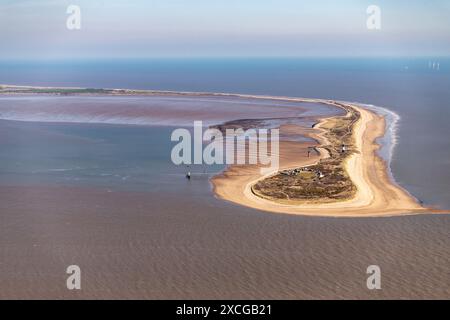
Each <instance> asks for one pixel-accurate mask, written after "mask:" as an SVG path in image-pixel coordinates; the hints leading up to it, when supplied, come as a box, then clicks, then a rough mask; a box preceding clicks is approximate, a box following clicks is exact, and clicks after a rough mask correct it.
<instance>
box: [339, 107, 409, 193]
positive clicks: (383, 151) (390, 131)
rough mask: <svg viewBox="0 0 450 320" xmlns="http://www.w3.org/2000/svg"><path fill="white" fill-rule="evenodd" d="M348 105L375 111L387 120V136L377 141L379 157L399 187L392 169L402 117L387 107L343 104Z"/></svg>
mask: <svg viewBox="0 0 450 320" xmlns="http://www.w3.org/2000/svg"><path fill="white" fill-rule="evenodd" d="M343 103H348V104H354V105H356V106H360V107H362V108H364V109H368V110H371V111H374V112H375V113H377V114H379V115H381V116H383V117H384V119H385V120H386V130H385V134H384V135H383V136H382V137H380V138H378V139H377V142H378V143H379V144H380V146H381V148H380V150H378V155H379V156H380V157H381V158H382V159H383V160H384V161H385V162H386V165H387V169H388V174H389V176H390V178H391V180H392V181H393V182H395V183H396V184H397V185H398V183H397V182H396V181H395V178H394V175H393V173H392V169H391V163H392V159H393V157H394V151H395V147H396V145H397V144H398V133H397V132H398V126H399V122H400V120H401V117H400V115H398V114H397V113H395V112H394V111H392V110H389V109H388V108H385V107H380V106H375V105H373V104H365V103H360V102H343Z"/></svg>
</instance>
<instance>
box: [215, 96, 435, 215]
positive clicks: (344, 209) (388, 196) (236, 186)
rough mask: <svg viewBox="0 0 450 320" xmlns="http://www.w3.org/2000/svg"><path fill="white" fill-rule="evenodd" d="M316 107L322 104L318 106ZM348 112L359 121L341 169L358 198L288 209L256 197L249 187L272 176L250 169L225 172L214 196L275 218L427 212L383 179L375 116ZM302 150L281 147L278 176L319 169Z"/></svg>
mask: <svg viewBox="0 0 450 320" xmlns="http://www.w3.org/2000/svg"><path fill="white" fill-rule="evenodd" d="M316 102H321V101H320V100H316ZM322 102H323V103H330V102H326V101H322ZM331 103H333V102H331ZM348 106H350V105H348ZM350 107H351V108H354V109H355V110H357V111H358V112H359V113H360V115H361V116H360V119H359V120H358V122H357V123H356V124H355V127H354V132H353V135H354V139H355V144H356V147H357V149H358V152H357V153H354V154H352V155H351V156H350V157H349V158H348V159H347V160H346V163H345V169H346V171H347V173H348V174H349V176H350V178H351V180H352V182H353V183H354V184H355V186H356V188H357V191H356V195H355V196H354V197H352V198H351V199H348V200H345V201H336V202H333V203H320V201H319V202H317V203H313V204H311V203H306V204H301V203H300V204H297V203H295V202H293V203H292V204H286V203H279V202H275V201H271V200H267V199H263V198H261V197H259V196H257V195H255V193H254V192H253V191H252V186H253V185H255V184H256V183H257V182H258V181H261V180H264V179H266V178H267V177H270V176H272V175H274V174H275V173H276V172H271V173H268V174H266V175H264V176H261V175H260V174H259V170H258V168H257V167H256V166H255V167H253V168H244V167H238V166H232V167H231V168H228V169H227V170H226V171H225V172H224V173H223V174H222V175H220V176H218V177H215V178H213V180H212V183H213V185H214V192H215V193H216V195H217V196H218V197H219V198H221V199H225V200H229V201H232V202H235V203H239V204H241V205H244V206H248V207H251V208H255V209H259V210H264V211H270V212H276V213H288V214H301V215H311V216H333V217H375V216H393V215H401V214H414V213H420V212H425V211H426V210H427V209H425V208H423V207H422V206H421V205H420V204H419V203H418V202H417V200H416V199H415V198H414V197H412V196H411V195H410V194H408V193H407V192H406V191H405V190H403V189H402V188H401V187H399V186H398V185H397V184H395V182H393V181H392V180H391V179H390V177H389V176H388V174H387V167H386V163H385V162H384V161H383V160H382V159H381V158H380V157H379V156H378V155H377V153H376V151H377V150H378V148H379V147H380V146H379V145H378V144H377V142H376V140H377V139H378V138H380V137H382V136H383V135H384V134H385V120H384V118H383V117H382V116H380V115H377V114H376V113H375V112H373V111H370V110H367V109H364V108H362V107H359V106H356V105H351V106H350ZM326 121H327V119H325V120H323V122H322V123H321V124H319V126H318V127H319V130H320V126H321V125H323V124H324V123H326ZM315 137H316V139H317V140H318V141H319V142H320V143H321V144H326V141H324V138H323V137H322V135H321V133H320V132H318V133H316V134H315ZM302 147H303V150H302V151H301V152H300V153H301V154H303V157H302V156H301V155H300V156H299V155H298V154H295V153H293V152H292V151H291V149H292V148H291V146H289V144H286V143H285V142H281V148H280V158H281V161H280V162H281V167H280V170H286V169H290V168H296V167H304V166H308V165H311V164H314V163H317V161H318V159H315V158H308V157H306V156H305V155H306V148H307V147H308V146H306V148H305V146H301V145H299V146H296V148H300V149H301V148H302ZM320 157H322V158H323V157H326V155H325V154H323V153H322V154H321V156H320ZM428 210H429V209H428Z"/></svg>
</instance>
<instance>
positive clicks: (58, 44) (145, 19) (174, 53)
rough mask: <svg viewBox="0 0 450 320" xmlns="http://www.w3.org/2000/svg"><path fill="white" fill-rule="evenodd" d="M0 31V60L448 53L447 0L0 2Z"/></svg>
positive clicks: (449, 18) (449, 13)
mask: <svg viewBox="0 0 450 320" xmlns="http://www.w3.org/2000/svg"><path fill="white" fill-rule="evenodd" d="M69 5H77V6H79V8H80V10H81V11H80V12H81V29H79V30H69V29H68V28H67V26H66V22H67V19H68V18H69V16H70V14H67V12H66V11H67V7H68V6H69ZM370 5H377V6H378V7H379V8H380V13H381V14H380V26H381V28H380V29H379V30H370V29H368V28H367V24H366V21H367V19H368V18H369V16H370V14H368V13H367V12H366V10H367V8H368V7H369V6H370ZM0 30H1V32H0V43H1V45H0V59H12V58H15V59H21V58H26V59H28V58H43V59H54V58H128V57H139V58H146V57H240V56H255V57H273V56H277V57H278V56H289V57H311V56H312V57H339V56H345V57H347V56H450V1H448V0H428V1H426V0H422V1H420V0H394V1H393V0H368V1H367V0H339V1H336V0H314V1H302V0H240V1H237V0H0Z"/></svg>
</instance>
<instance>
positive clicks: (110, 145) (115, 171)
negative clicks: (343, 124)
mask: <svg viewBox="0 0 450 320" xmlns="http://www.w3.org/2000/svg"><path fill="white" fill-rule="evenodd" d="M0 84H12V85H30V86H56V87H84V88H123V89H149V90H163V91H183V92H221V93H236V94H247V95H268V96H288V97H304V98H322V99H334V100H340V101H347V102H354V103H359V104H364V105H368V106H369V107H371V108H376V109H377V110H379V111H380V110H381V111H382V112H384V114H385V115H386V117H387V119H388V124H389V130H388V133H389V134H388V136H387V137H385V138H384V140H383V139H381V140H382V141H380V142H381V143H382V144H383V145H385V146H387V149H388V150H384V151H383V152H384V156H385V157H386V160H387V162H388V163H389V168H390V172H391V175H392V178H393V179H395V181H396V182H397V183H398V184H399V185H401V186H402V187H403V188H405V189H406V190H407V191H408V192H410V193H411V195H413V196H414V197H415V198H416V199H418V201H420V202H422V203H423V204H424V205H426V206H429V207H433V208H437V209H450V197H449V191H450V160H449V159H450V142H449V138H448V137H449V136H450V126H449V125H448V121H449V119H450V102H449V101H450V89H449V88H450V59H449V58H442V57H428V58H381V59H380V58H345V59H344V58H339V59H338V58H336V59H331V58H327V59H325V58H323V59H312V58H308V59H306V58H304V59H298V58H270V59H269V58H209V59H207V58H195V59H194V58H192V59H175V58H173V59H134V60H126V59H116V60H73V61H72V60H71V61H66V60H58V61H49V60H40V61H0ZM139 108H153V109H154V110H156V111H157V112H156V111H155V116H154V117H153V116H152V117H149V118H145V119H143V118H142V117H141V116H140V113H139V112H138V111H136V112H134V113H133V112H131V113H132V114H131V115H130V114H129V112H128V111H129V110H138V109H139ZM164 108H169V109H170V108H171V110H176V111H177V112H167V113H165V112H163V111H164ZM208 108H216V109H215V110H217V112H214V113H213V114H215V115H216V116H211V117H210V118H208V119H205V124H207V125H209V124H214V123H215V122H221V121H229V120H234V119H235V117H236V118H241V119H247V118H265V117H268V116H269V115H270V114H273V109H274V108H278V109H277V110H280V113H279V115H280V117H283V116H290V117H296V116H301V115H302V114H303V115H305V112H304V111H303V113H302V112H298V111H296V110H297V109H302V108H303V109H305V110H307V113H306V114H307V115H309V116H312V117H314V116H317V117H319V116H324V115H328V114H333V113H335V112H337V111H336V110H331V109H329V108H326V107H324V106H322V107H317V106H312V105H310V104H305V103H295V102H279V101H278V102H276V101H271V100H270V99H267V100H260V101H254V100H252V99H249V98H236V97H235V98H233V97H220V98H217V97H215V98H211V97H207V96H205V97H196V98H190V97H170V96H164V95H161V96H155V97H151V98H148V97H106V96H105V97H86V96H84V97H74V96H58V97H55V96H39V97H35V96H24V97H23V96H4V97H0V150H1V152H0V189H1V190H3V192H1V193H0V287H1V288H2V290H0V298H67V299H71V298H95V299H102V298H113V299H114V298H117V299H123V298H124V299H128V298H134V299H160V298H202V299H221V298H251V299H253V298H260V299H339V298H350V299H366V298H369V299H371V298H375V299H381V298H419V299H423V298H447V299H448V298H450V237H449V235H450V218H449V216H448V215H443V214H423V215H416V216H402V217H388V218H323V217H320V218H318V217H303V216H290V215H283V214H273V213H268V212H262V211H258V210H254V209H250V208H245V207H241V206H239V205H235V204H232V203H229V202H226V201H223V200H220V199H217V198H215V197H214V194H213V192H212V189H211V184H210V181H209V180H210V178H211V177H212V176H214V175H215V174H217V173H218V172H220V171H221V170H223V169H224V166H222V165H215V166H192V167H189V168H188V167H186V166H176V165H174V164H173V162H172V161H171V159H170V154H171V149H172V147H173V145H174V142H173V141H171V139H170V136H171V133H172V132H173V130H174V128H176V127H187V126H189V124H190V123H191V121H192V120H193V119H195V118H196V116H197V115H198V114H200V113H197V112H201V111H204V110H208V111H209V109H208ZM67 110H69V111H70V112H68V111H67ZM92 110H95V112H92ZM105 110H106V111H105ZM105 114H106V115H107V116H105ZM161 114H162V115H161ZM156 115H158V117H157V116H156ZM186 115H187V116H186ZM187 170H188V171H190V172H191V173H192V178H191V179H190V180H187V179H185V174H186V171H187ZM74 264H75V265H79V266H80V268H81V270H82V275H83V276H82V288H83V289H82V290H80V291H77V290H68V289H67V287H66V282H65V281H66V278H67V276H68V275H67V273H66V268H67V266H69V265H74ZM370 265H378V266H379V267H380V270H381V279H382V289H381V290H369V289H368V287H367V285H366V280H367V278H368V276H369V275H368V274H367V268H368V266H370Z"/></svg>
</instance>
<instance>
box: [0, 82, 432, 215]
mask: <svg viewBox="0 0 450 320" xmlns="http://www.w3.org/2000/svg"><path fill="white" fill-rule="evenodd" d="M41 90H43V91H41ZM2 94H12V95H15V94H18V95H22V94H33V95H40V94H49V95H77V96H78V95H80V96H83V95H88V96H92V95H94V96H96V95H110V96H123V95H125V96H128V95H142V96H145V95H148V96H152V95H165V94H167V95H178V96H191V97H195V96H199V97H200V96H217V97H237V98H250V99H270V100H274V101H291V102H310V103H320V104H326V105H332V106H335V107H340V106H339V104H341V105H344V106H347V107H349V108H353V109H354V110H357V111H358V112H360V113H361V118H360V119H359V120H358V122H357V123H356V124H355V128H354V130H353V131H354V132H353V135H354V136H355V138H356V144H357V149H358V151H359V153H355V154H352V155H350V156H349V157H348V159H346V160H345V168H346V171H347V173H348V174H349V176H350V178H351V180H352V182H353V183H354V184H355V186H356V188H357V191H356V194H355V196H354V197H352V198H351V199H348V200H343V201H336V202H329V203H320V201H319V203H315V204H283V203H277V202H275V201H271V200H267V199H263V198H261V197H259V196H257V195H255V194H254V193H253V192H252V190H251V188H252V186H253V185H254V184H255V183H257V182H258V181H260V180H262V179H265V178H267V177H269V176H270V175H273V174H275V173H276V172H278V171H279V170H285V169H290V168H299V167H304V166H308V165H314V164H316V163H317V162H318V161H319V160H320V159H322V158H323V157H324V156H325V155H324V154H323V152H325V151H324V150H323V149H321V148H319V150H321V152H320V155H318V156H317V157H315V156H313V157H311V158H308V159H305V157H304V150H306V149H303V151H302V146H303V147H304V148H307V147H308V146H307V143H300V142H288V141H280V159H283V161H282V162H283V164H282V163H281V162H280V168H279V170H277V171H276V172H271V173H269V174H267V175H265V176H261V175H260V173H259V167H257V168H253V167H248V166H238V165H232V166H230V167H227V168H226V169H225V170H224V171H223V172H222V173H219V174H217V175H216V176H214V177H213V178H212V179H211V183H212V187H213V192H214V194H215V196H216V197H218V198H220V199H223V200H227V201H230V202H233V203H236V204H239V205H242V206H246V207H251V208H254V209H259V210H263V211H268V212H272V213H286V214H297V215H310V216H328V217H377V216H393V215H405V214H418V213H425V212H440V210H433V209H430V208H424V207H422V206H421V205H420V204H419V203H418V201H417V200H416V199H415V198H414V197H413V196H412V195H411V194H409V193H408V192H407V191H406V190H404V189H403V188H402V187H401V186H399V185H398V184H397V183H396V182H395V180H393V179H392V178H391V177H390V176H389V173H388V172H389V171H388V164H386V163H385V161H384V160H383V159H382V158H381V157H380V156H379V155H378V154H377V150H378V149H379V147H380V145H379V144H378V143H377V139H378V138H380V137H383V136H384V135H385V130H386V126H385V119H384V117H383V116H381V115H379V114H377V113H376V112H375V111H373V110H369V109H366V108H363V107H361V106H359V105H358V106H357V105H355V104H354V103H352V104H351V103H347V102H340V101H339V102H338V101H334V100H329V99H317V98H297V97H277V96H270V95H251V94H239V93H208V92H176V91H158V90H131V89H85V88H61V87H33V86H11V85H0V95H2ZM341 108H342V106H341ZM330 118H333V117H330ZM327 119H329V118H324V119H322V121H325V122H326V121H327ZM322 121H321V123H322ZM316 130H320V124H318V125H317V126H316ZM311 137H313V138H314V139H316V140H317V141H319V143H320V144H321V145H322V144H323V143H324V141H323V137H321V134H318V133H315V134H311ZM298 148H299V149H298ZM293 149H298V150H296V152H293V151H292V150H293ZM302 154H303V157H302ZM255 169H257V170H255Z"/></svg>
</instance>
